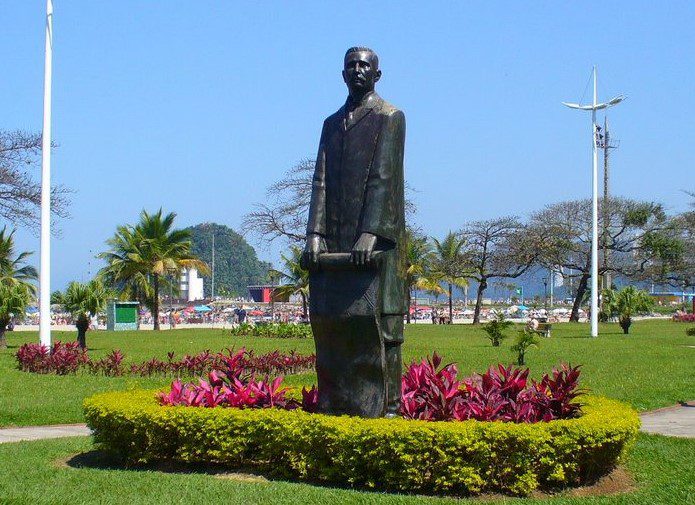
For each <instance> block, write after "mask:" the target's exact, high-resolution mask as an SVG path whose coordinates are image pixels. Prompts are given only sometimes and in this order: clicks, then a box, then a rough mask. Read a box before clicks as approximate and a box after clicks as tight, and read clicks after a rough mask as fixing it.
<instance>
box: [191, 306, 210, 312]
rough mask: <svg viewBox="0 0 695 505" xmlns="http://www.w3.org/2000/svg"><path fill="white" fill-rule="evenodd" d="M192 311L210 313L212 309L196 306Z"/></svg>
mask: <svg viewBox="0 0 695 505" xmlns="http://www.w3.org/2000/svg"><path fill="white" fill-rule="evenodd" d="M194 310H195V311H196V312H210V311H211V310H212V309H211V308H210V307H208V306H207V305H196V306H195V307H194Z"/></svg>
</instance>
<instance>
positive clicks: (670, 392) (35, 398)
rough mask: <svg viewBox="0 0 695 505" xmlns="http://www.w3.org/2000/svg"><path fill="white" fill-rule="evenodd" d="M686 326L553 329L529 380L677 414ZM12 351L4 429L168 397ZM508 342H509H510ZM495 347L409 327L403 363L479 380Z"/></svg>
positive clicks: (475, 332) (153, 341) (140, 337)
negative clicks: (126, 394) (560, 376)
mask: <svg viewBox="0 0 695 505" xmlns="http://www.w3.org/2000/svg"><path fill="white" fill-rule="evenodd" d="M685 327H686V326H685V325H684V324H682V323H673V322H671V321H645V322H638V323H635V324H634V326H633V330H632V333H631V334H630V335H628V336H624V335H623V334H622V332H621V330H620V328H618V325H617V324H611V325H605V326H602V327H601V336H600V337H599V338H596V339H590V338H585V337H586V335H587V333H588V325H585V324H579V325H577V324H560V325H555V327H554V329H553V336H552V338H550V339H547V340H543V341H542V342H541V346H540V348H538V349H532V350H531V351H529V354H528V358H527V361H528V364H529V366H530V368H531V371H532V373H533V374H534V375H535V376H538V375H539V374H540V373H542V372H544V371H548V370H550V369H551V368H552V367H553V366H555V365H557V364H558V363H560V362H562V361H567V362H570V363H571V364H582V365H583V370H584V376H583V385H584V387H586V388H588V389H590V390H591V391H592V392H594V393H598V394H603V395H606V396H609V397H612V398H617V399H620V400H624V401H626V402H628V403H630V404H632V405H633V406H634V407H635V408H637V409H638V410H648V409H653V408H657V407H664V406H668V405H673V404H675V403H676V402H678V401H683V400H692V399H695V366H693V365H694V364H695V348H692V347H688V346H689V345H691V346H692V345H695V337H688V336H686V335H685ZM8 336H9V343H10V348H9V349H8V350H6V351H2V352H0V426H12V425H18V426H22V425H32V424H53V423H76V422H81V421H82V410H81V404H82V399H83V398H85V397H86V396H89V395H92V394H94V393H97V392H100V391H108V390H116V389H126V388H131V387H148V388H152V387H160V386H161V387H164V386H166V385H167V384H168V383H169V382H170V379H166V378H157V379H140V378H131V377H122V378H107V377H99V376H93V375H87V374H84V375H77V376H66V377H58V376H54V375H36V374H29V373H24V372H20V371H18V370H17V369H16V367H15V360H14V353H15V352H16V350H17V347H19V345H21V344H22V343H23V342H32V341H33V342H35V341H37V340H38V336H37V335H36V334H32V333H13V332H10V333H9V334H8ZM74 338H75V334H74V333H54V340H60V339H62V340H64V341H65V340H74ZM510 340H511V339H510ZM510 340H508V341H505V342H504V343H503V344H502V346H501V347H497V348H495V347H491V346H490V344H489V342H488V340H487V339H486V338H485V333H484V332H483V331H482V330H481V329H480V328H474V327H472V326H470V325H458V326H457V325H454V326H439V325H437V326H434V325H418V326H409V327H408V328H407V330H406V343H405V344H404V348H403V350H404V361H406V362H408V361H410V360H411V359H414V358H421V357H423V356H426V355H427V354H431V353H432V351H433V350H437V351H438V352H439V353H440V354H441V355H443V357H444V359H445V360H447V361H456V362H457V363H458V364H459V368H460V370H461V372H462V373H465V374H468V373H471V372H473V371H482V370H484V369H485V368H487V367H488V366H489V365H490V364H491V363H497V362H503V363H509V362H511V361H512V353H511V351H510V350H509V347H510V345H511V341H510ZM87 343H88V346H89V348H90V354H91V355H92V356H93V357H100V356H103V355H104V354H106V353H107V352H109V351H110V350H111V349H113V348H120V349H121V350H122V351H123V352H124V353H125V354H126V360H130V361H144V360H146V359H149V358H151V357H152V356H158V357H160V358H166V353H167V352H168V351H172V350H174V351H175V352H176V353H177V354H178V355H179V356H180V355H182V354H184V353H195V352H198V351H201V350H204V349H212V350H214V351H217V350H221V349H224V348H226V347H236V348H239V347H241V346H246V347H247V348H249V349H254V350H256V351H257V352H259V353H262V352H267V351H271V350H275V349H281V350H285V351H288V350H291V349H296V350H297V351H299V352H302V353H311V352H313V341H312V340H311V339H267V338H258V337H231V336H230V335H229V334H225V332H224V331H222V330H175V331H165V332H161V333H159V334H157V333H154V332H144V331H143V332H121V333H111V332H90V333H89V334H88V335H87ZM314 381H315V378H314V376H313V375H311V374H309V375H305V376H297V377H289V378H288V379H287V382H288V383H289V384H301V383H309V384H310V383H313V382H314Z"/></svg>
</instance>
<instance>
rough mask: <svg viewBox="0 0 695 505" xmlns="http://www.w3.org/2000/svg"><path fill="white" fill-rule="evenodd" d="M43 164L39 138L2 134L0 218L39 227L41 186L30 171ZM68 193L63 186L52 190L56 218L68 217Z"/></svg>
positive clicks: (20, 132) (24, 133)
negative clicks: (41, 162)
mask: <svg viewBox="0 0 695 505" xmlns="http://www.w3.org/2000/svg"><path fill="white" fill-rule="evenodd" d="M40 160H41V135H40V134H38V133H27V132H23V131H5V130H0V218H2V219H5V220H7V221H9V222H10V223H14V224H16V225H21V226H27V227H31V228H36V227H38V225H39V209H40V208H41V183H40V182H37V181H36V180H34V178H33V177H32V175H31V174H30V172H29V169H30V168H32V167H35V166H37V165H38V164H39V163H40ZM69 193H70V190H68V189H67V188H65V187H64V186H54V187H53V188H52V189H51V210H52V211H53V214H54V215H56V216H59V217H66V216H67V215H68V211H67V209H68V205H69V200H68V195H69Z"/></svg>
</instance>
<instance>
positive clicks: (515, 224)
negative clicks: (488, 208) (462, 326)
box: [460, 216, 543, 324]
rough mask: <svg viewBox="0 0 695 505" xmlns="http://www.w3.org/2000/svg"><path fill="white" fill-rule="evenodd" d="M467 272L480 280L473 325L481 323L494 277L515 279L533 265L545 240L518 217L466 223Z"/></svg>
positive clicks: (463, 234)
mask: <svg viewBox="0 0 695 505" xmlns="http://www.w3.org/2000/svg"><path fill="white" fill-rule="evenodd" d="M460 233H461V236H462V237H463V239H464V240H465V241H466V249H465V251H464V253H463V255H464V258H465V270H466V272H467V273H466V275H467V276H468V278H470V279H474V280H475V281H477V282H478V293H477V296H476V299H475V310H474V312H473V324H478V323H480V310H481V308H482V304H483V293H484V292H485V290H486V289H487V287H488V282H489V281H490V280H491V279H500V278H502V279H514V278H517V277H519V276H521V275H523V274H524V273H525V272H527V271H528V270H529V268H531V266H532V265H533V264H534V262H535V261H536V258H537V257H538V251H539V250H540V249H542V247H543V243H542V240H541V238H540V236H539V235H538V234H535V233H532V232H531V230H530V229H529V228H528V227H527V226H525V225H523V224H522V223H521V221H520V220H519V218H517V217H516V216H506V217H500V218H497V219H489V220H487V221H472V222H470V223H467V224H466V225H464V227H463V229H462V230H461V232H460Z"/></svg>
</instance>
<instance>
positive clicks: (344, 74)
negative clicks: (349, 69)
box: [341, 70, 348, 84]
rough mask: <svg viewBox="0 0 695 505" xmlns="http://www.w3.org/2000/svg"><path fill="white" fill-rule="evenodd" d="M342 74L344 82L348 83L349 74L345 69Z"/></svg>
mask: <svg viewBox="0 0 695 505" xmlns="http://www.w3.org/2000/svg"><path fill="white" fill-rule="evenodd" d="M341 74H342V76H343V82H344V83H345V84H347V82H348V81H347V74H346V73H345V70H343V71H342V72H341Z"/></svg>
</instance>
